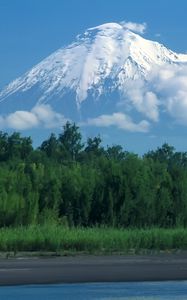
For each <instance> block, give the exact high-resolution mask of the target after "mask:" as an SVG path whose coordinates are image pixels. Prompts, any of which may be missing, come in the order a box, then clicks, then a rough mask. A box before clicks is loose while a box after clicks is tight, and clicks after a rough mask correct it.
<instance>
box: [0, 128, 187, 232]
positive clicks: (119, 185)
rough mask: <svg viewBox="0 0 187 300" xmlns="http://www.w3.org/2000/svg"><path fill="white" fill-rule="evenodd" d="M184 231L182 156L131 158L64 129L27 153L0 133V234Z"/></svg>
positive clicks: (20, 141) (161, 152) (25, 143)
mask: <svg viewBox="0 0 187 300" xmlns="http://www.w3.org/2000/svg"><path fill="white" fill-rule="evenodd" d="M49 222H52V223H59V224H63V225H66V226H86V227H87V226H100V225H106V226H110V227H124V228H129V227H144V228H145V227H153V226H154V227H176V226H184V227H185V226H186V225H187V153H186V152H185V153H182V152H176V151H175V149H174V148H173V147H172V146H169V145H168V144H164V145H163V146H162V147H161V148H158V149H157V150H155V151H150V152H148V153H146V154H145V155H144V156H143V157H139V156H138V155H136V154H134V153H130V152H127V151H124V150H123V148H122V147H121V146H119V145H114V146H111V147H106V148H104V147H103V146H102V141H101V139H100V137H99V136H97V137H94V138H88V140H87V142H86V143H85V144H84V143H83V142H82V136H81V133H80V131H79V128H78V127H77V126H76V125H75V124H71V123H69V122H67V123H66V124H65V126H64V128H63V131H62V133H61V134H60V135H59V136H56V135H54V134H51V136H50V137H49V139H47V140H46V141H44V142H43V143H42V144H41V146H40V147H39V148H37V149H34V148H33V146H32V140H31V138H30V137H21V136H20V134H19V133H13V134H11V135H8V134H7V133H3V132H0V227H4V226H19V225H29V224H43V223H49Z"/></svg>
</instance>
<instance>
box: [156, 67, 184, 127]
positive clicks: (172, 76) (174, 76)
mask: <svg viewBox="0 0 187 300" xmlns="http://www.w3.org/2000/svg"><path fill="white" fill-rule="evenodd" d="M151 84H152V86H151V88H152V89H153V90H154V93H155V94H157V97H159V101H160V104H161V108H162V110H163V111H165V112H167V113H168V114H169V115H170V116H172V117H173V118H174V119H175V120H176V122H178V123H181V124H184V125H187V66H181V65H171V66H167V67H162V68H160V69H159V70H157V71H156V72H155V74H154V75H153V78H152V80H151Z"/></svg>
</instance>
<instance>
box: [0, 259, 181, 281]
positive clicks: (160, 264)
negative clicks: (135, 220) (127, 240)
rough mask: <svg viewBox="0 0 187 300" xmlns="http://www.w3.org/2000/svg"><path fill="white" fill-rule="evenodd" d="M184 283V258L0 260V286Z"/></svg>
mask: <svg viewBox="0 0 187 300" xmlns="http://www.w3.org/2000/svg"><path fill="white" fill-rule="evenodd" d="M155 280H156V281H161V280H187V255H186V254H185V255H184V254H163V255H161V254H159V255H150V256H148V255H145V256H143V255H134V256H115V255H113V256H76V257H60V258H30V259H28V258H17V259H12V258H10V259H0V285H17V284H46V283H82V282H122V281H155Z"/></svg>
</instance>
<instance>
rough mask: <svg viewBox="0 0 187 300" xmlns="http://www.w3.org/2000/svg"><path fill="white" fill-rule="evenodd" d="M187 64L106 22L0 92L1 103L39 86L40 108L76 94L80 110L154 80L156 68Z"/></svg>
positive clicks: (184, 58) (182, 58) (182, 57)
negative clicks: (92, 101) (84, 104)
mask: <svg viewBox="0 0 187 300" xmlns="http://www.w3.org/2000/svg"><path fill="white" fill-rule="evenodd" d="M182 63H187V55H185V54H177V53H175V52H173V51H171V50H168V49H167V48H166V47H164V46H163V45H161V44H159V43H157V42H154V41H149V40H146V39H144V38H143V37H141V36H139V35H138V34H135V33H134V32H132V31H130V30H128V29H127V28H126V27H125V26H123V24H117V23H108V24H103V25H101V26H97V27H94V28H90V29H88V30H87V31H86V32H85V33H84V34H83V35H80V36H78V37H77V39H76V41H75V42H74V43H72V44H71V45H69V46H67V47H64V48H61V49H59V50H57V51H56V52H54V53H53V54H52V55H50V56H49V57H47V58H46V59H44V60H43V61H41V62H40V63H39V64H37V65H36V66H34V67H33V68H32V69H31V70H30V71H28V72H27V73H26V74H24V75H23V76H21V77H19V78H18V79H16V80H14V81H13V82H12V83H10V84H9V85H8V86H7V87H6V88H4V89H3V90H2V91H1V92H0V101H1V102H2V101H5V100H6V98H9V96H13V95H14V94H16V93H24V92H26V91H28V90H30V89H31V88H33V87H35V86H36V87H37V89H39V91H40V95H39V97H38V99H36V103H38V104H42V103H45V102H47V101H48V100H49V99H51V98H52V97H53V96H59V97H62V96H63V95H64V94H66V92H68V91H73V92H75V95H76V97H75V98H76V103H77V105H78V106H79V107H80V106H81V103H82V102H83V101H84V100H86V98H87V96H88V94H89V95H90V94H92V95H93V96H94V97H97V98H98V97H99V96H101V95H102V94H104V93H106V92H112V91H115V90H117V91H119V92H120V93H122V94H125V93H126V84H127V82H129V81H133V80H138V79H143V80H149V74H150V72H151V71H152V70H153V69H154V68H155V66H157V67H158V66H163V65H171V64H182ZM106 83H107V84H106Z"/></svg>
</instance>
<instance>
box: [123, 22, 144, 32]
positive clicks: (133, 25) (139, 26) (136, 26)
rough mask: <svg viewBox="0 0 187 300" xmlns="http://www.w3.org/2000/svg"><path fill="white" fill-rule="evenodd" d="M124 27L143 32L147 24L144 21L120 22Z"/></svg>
mask: <svg viewBox="0 0 187 300" xmlns="http://www.w3.org/2000/svg"><path fill="white" fill-rule="evenodd" d="M120 24H121V25H122V26H123V27H124V28H127V29H129V30H132V31H135V32H137V33H141V34H143V33H145V31H146V28H147V24H146V23H134V22H125V21H123V22H121V23H120Z"/></svg>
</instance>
